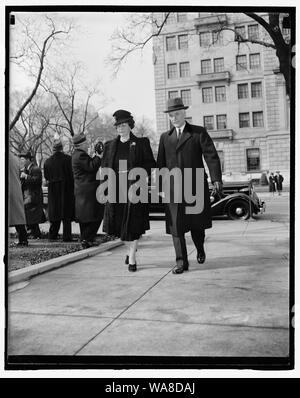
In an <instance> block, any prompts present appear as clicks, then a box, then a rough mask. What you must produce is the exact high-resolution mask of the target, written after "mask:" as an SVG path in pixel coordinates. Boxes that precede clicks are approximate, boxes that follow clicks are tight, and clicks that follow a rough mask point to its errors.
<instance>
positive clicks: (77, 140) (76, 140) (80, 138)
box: [73, 133, 86, 146]
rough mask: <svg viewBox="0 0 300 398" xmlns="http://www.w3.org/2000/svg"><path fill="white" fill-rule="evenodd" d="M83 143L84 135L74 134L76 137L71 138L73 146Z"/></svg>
mask: <svg viewBox="0 0 300 398" xmlns="http://www.w3.org/2000/svg"><path fill="white" fill-rule="evenodd" d="M84 141H86V136H85V134H83V133H80V134H76V135H74V137H73V144H74V145H75V146H76V145H79V144H81V143H82V142H84Z"/></svg>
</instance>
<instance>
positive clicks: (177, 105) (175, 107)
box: [164, 97, 188, 113]
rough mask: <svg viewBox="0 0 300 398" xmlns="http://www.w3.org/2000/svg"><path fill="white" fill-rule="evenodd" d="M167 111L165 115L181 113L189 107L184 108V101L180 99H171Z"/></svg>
mask: <svg viewBox="0 0 300 398" xmlns="http://www.w3.org/2000/svg"><path fill="white" fill-rule="evenodd" d="M167 108H168V109H167V110H165V111H164V112H165V113H168V112H174V111H179V109H187V108H188V106H184V104H183V102H182V99H181V98H180V97H177V98H170V99H169V100H168V102H167Z"/></svg>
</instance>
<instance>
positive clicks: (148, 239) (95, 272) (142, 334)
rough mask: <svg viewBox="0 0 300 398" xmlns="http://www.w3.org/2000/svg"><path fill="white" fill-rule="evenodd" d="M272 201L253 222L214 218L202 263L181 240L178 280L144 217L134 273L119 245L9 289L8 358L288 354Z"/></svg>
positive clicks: (285, 239)
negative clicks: (184, 258) (184, 259)
mask: <svg viewBox="0 0 300 398" xmlns="http://www.w3.org/2000/svg"><path fill="white" fill-rule="evenodd" d="M276 199H277V200H276V201H275V200H274V201H273V200H268V203H267V212H266V213H265V214H263V215H262V216H260V217H258V220H257V221H254V220H250V221H249V222H244V221H236V222H235V221H230V220H216V221H214V227H213V228H212V229H211V230H207V238H206V253H207V261H206V262H205V264H202V265H199V264H198V263H197V262H196V259H195V256H196V253H195V249H194V246H193V244H192V241H191V238H190V236H188V239H187V243H188V252H189V259H190V270H189V271H188V272H185V273H184V274H181V275H173V274H172V272H171V271H172V266H173V265H174V250H173V247H172V243H171V237H170V236H167V235H166V234H165V233H164V223H163V222H162V221H152V222H151V230H150V231H149V232H148V233H147V234H146V235H145V236H144V237H143V239H142V241H141V244H140V246H139V250H138V271H137V272H136V273H129V272H128V270H127V266H125V265H124V257H125V247H124V246H121V247H118V248H115V249H112V250H110V251H107V252H103V253H100V254H98V255H96V256H94V257H89V258H87V259H84V260H82V261H78V262H76V263H73V264H70V265H67V266H65V267H62V268H59V269H55V270H53V271H51V272H48V273H45V274H42V275H39V276H36V277H34V278H32V279H31V280H30V281H27V282H20V283H18V284H16V285H12V286H11V289H10V291H9V297H8V310H9V314H8V319H9V322H8V327H9V336H8V355H68V356H73V355H80V356H82V355H83V356H84V355H87V356H90V355H100V356H108V355H116V356H127V355H128V356H133V355H138V356H139V355H142V356H188V357H199V356H208V357H214V356H228V357H233V356H236V357H238V356H241V357H257V356H259V357H285V356H288V354H289V296H288V294H289V260H288V253H289V225H288V209H287V203H286V202H287V200H286V197H283V196H282V197H277V198H276ZM272 206H273V210H272ZM279 208H280V209H281V208H282V212H283V214H282V215H281V216H280V217H279V218H278V220H279V221H276V218H274V215H276V214H278V209H279ZM272 217H273V218H272ZM283 220H284V221H283Z"/></svg>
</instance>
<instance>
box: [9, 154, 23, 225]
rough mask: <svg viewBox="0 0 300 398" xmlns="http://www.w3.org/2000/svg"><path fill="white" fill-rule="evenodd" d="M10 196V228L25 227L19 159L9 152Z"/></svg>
mask: <svg viewBox="0 0 300 398" xmlns="http://www.w3.org/2000/svg"><path fill="white" fill-rule="evenodd" d="M8 186H9V196H8V220H9V221H8V223H9V225H10V226H14V225H25V224H26V218H25V210H24V202H23V194H22V188H21V180H20V162H19V158H17V157H16V156H15V155H13V154H12V153H11V152H9V180H8Z"/></svg>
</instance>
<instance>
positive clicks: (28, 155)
mask: <svg viewBox="0 0 300 398" xmlns="http://www.w3.org/2000/svg"><path fill="white" fill-rule="evenodd" d="M18 156H19V158H25V159H29V160H32V158H33V156H32V153H31V152H30V151H23V152H20V153H19V154H18Z"/></svg>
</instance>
